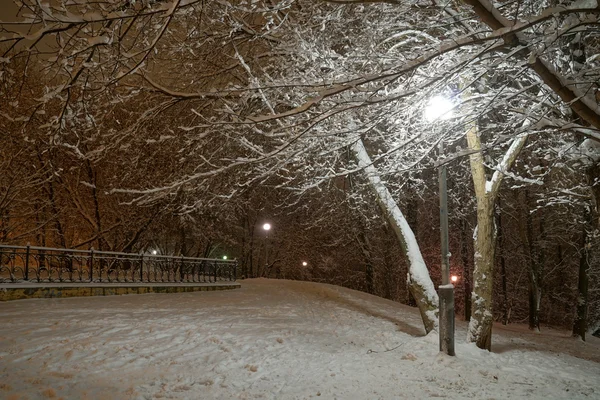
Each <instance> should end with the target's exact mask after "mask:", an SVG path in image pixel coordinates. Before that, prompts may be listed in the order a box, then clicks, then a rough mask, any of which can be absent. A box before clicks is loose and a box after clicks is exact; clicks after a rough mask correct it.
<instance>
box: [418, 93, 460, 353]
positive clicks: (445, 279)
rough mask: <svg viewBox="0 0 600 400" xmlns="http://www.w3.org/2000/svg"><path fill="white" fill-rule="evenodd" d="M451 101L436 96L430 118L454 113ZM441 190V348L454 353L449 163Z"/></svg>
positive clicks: (440, 172) (441, 176) (428, 111)
mask: <svg viewBox="0 0 600 400" xmlns="http://www.w3.org/2000/svg"><path fill="white" fill-rule="evenodd" d="M452 108H453V105H452V103H451V102H450V101H449V100H447V99H444V98H443V97H434V98H432V99H431V100H430V101H429V105H428V107H427V109H426V110H425V118H426V119H427V120H429V121H434V120H436V119H440V118H441V119H445V118H450V117H451V116H452V113H451V110H452ZM442 154H444V142H443V141H442V140H440V143H439V156H440V158H441V156H442ZM438 181H439V190H440V239H441V245H440V248H441V255H442V259H441V267H442V284H441V285H440V287H439V288H438V296H439V299H440V304H439V307H440V314H439V324H440V325H439V338H440V351H442V352H444V353H446V354H448V355H450V356H453V355H455V353H454V285H453V284H452V283H451V282H450V262H449V259H450V250H449V248H448V186H447V179H446V165H445V164H444V163H441V164H440V166H439V169H438Z"/></svg>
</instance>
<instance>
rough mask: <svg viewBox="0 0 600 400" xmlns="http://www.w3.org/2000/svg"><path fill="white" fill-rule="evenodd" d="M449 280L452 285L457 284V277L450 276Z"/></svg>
mask: <svg viewBox="0 0 600 400" xmlns="http://www.w3.org/2000/svg"><path fill="white" fill-rule="evenodd" d="M450 280H451V281H452V283H456V282H458V276H456V275H452V276H451V277H450Z"/></svg>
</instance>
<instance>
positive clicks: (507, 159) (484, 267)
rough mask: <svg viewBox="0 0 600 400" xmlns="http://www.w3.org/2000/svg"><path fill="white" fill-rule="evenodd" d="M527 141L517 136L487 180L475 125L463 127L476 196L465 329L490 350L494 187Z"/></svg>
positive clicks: (470, 335) (523, 137) (498, 184)
mask: <svg viewBox="0 0 600 400" xmlns="http://www.w3.org/2000/svg"><path fill="white" fill-rule="evenodd" d="M526 141H527V135H526V134H522V135H520V136H517V137H516V138H515V139H514V140H513V143H512V144H511V146H510V148H509V149H508V150H507V152H506V154H505V155H504V157H503V159H502V161H501V162H500V164H499V165H498V167H497V169H496V171H494V174H493V175H492V178H491V180H489V181H488V180H487V178H486V174H485V166H484V164H483V156H482V154H481V141H480V139H479V133H478V131H477V127H476V126H472V127H470V128H469V130H468V131H467V143H468V145H469V149H470V150H475V151H476V152H475V153H473V154H471V155H470V156H469V158H470V164H471V175H472V177H473V183H474V186H475V197H476V199H477V228H476V230H475V238H474V239H475V267H474V269H473V292H472V293H471V320H470V321H469V329H468V331H467V341H469V342H473V343H475V344H476V345H477V347H479V348H480V349H486V350H491V347H492V324H493V307H492V306H493V298H492V294H493V284H494V253H495V250H496V226H495V223H494V207H495V204H496V198H497V197H498V188H499V187H500V184H501V183H502V179H503V178H504V172H506V171H507V170H508V169H509V168H510V167H511V165H512V164H513V163H514V161H515V160H516V158H517V156H518V155H519V153H520V152H521V149H522V148H523V146H524V145H525V142H526Z"/></svg>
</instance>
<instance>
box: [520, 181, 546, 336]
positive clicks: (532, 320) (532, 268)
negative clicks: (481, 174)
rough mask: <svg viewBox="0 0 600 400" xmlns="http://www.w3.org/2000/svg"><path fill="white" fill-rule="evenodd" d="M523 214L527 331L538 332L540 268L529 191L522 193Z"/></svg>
mask: <svg viewBox="0 0 600 400" xmlns="http://www.w3.org/2000/svg"><path fill="white" fill-rule="evenodd" d="M524 196H525V199H524V202H523V203H524V214H525V223H526V243H527V249H528V252H529V270H528V274H527V276H528V277H529V285H528V286H529V329H530V330H532V331H539V330H540V300H541V295H542V293H541V288H540V266H539V263H538V257H537V255H536V251H535V244H534V239H533V236H534V232H533V216H532V215H531V212H529V191H527V190H525V193H524Z"/></svg>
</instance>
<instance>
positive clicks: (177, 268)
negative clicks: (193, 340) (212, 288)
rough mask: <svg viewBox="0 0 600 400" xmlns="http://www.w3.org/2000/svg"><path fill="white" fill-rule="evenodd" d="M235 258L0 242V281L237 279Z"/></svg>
mask: <svg viewBox="0 0 600 400" xmlns="http://www.w3.org/2000/svg"><path fill="white" fill-rule="evenodd" d="M236 275H237V261H235V260H219V259H211V258H192V257H176V256H163V255H150V254H133V253H117V252H112V251H96V250H71V249H53V248H47V247H35V246H6V245H0V283H7V282H8V283H18V282H79V283H82V282H105V283H106V282H109V283H123V282H171V283H176V282H177V283H179V282H182V283H202V282H217V281H235V280H236Z"/></svg>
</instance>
